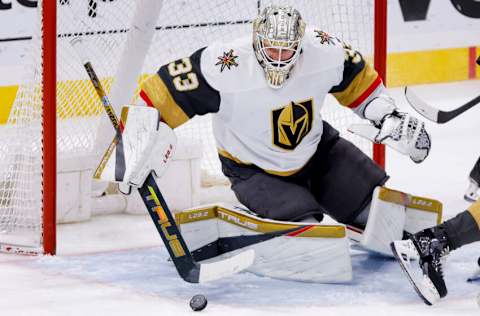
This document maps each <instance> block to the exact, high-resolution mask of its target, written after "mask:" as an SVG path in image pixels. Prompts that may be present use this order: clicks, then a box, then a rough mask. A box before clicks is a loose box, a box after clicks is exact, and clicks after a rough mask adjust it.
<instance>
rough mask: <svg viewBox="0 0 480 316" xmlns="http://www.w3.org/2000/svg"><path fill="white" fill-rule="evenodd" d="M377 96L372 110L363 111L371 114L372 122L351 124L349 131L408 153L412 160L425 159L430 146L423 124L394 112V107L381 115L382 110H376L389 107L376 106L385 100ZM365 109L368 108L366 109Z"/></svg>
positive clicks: (406, 114)
mask: <svg viewBox="0 0 480 316" xmlns="http://www.w3.org/2000/svg"><path fill="white" fill-rule="evenodd" d="M377 99H380V98H377ZM377 99H376V100H375V104H374V107H372V109H373V111H372V110H371V111H370V113H365V114H366V115H365V116H366V117H367V118H369V117H368V114H370V117H371V118H372V119H371V122H372V125H370V124H353V125H351V126H350V127H349V128H348V129H349V131H350V132H352V133H354V134H357V135H360V136H362V137H365V138H367V139H369V140H371V141H373V142H374V143H377V144H385V145H387V146H389V147H391V148H393V149H395V150H396V151H398V152H400V153H402V154H404V155H408V156H409V157H410V158H411V159H412V160H413V162H415V163H420V162H422V161H423V160H425V158H427V156H428V154H429V152H430V147H431V141H430V136H429V135H428V133H427V131H426V130H425V126H424V125H425V124H424V123H423V122H422V121H420V120H419V119H417V118H415V117H413V116H411V115H409V114H408V113H403V112H397V110H396V109H395V108H390V109H392V112H390V113H388V114H385V115H384V116H383V117H382V116H381V115H380V113H381V111H378V109H388V108H389V107H388V106H383V107H379V106H378V104H379V102H384V101H381V100H377ZM372 103H373V102H372ZM368 110H369V109H368V108H367V110H366V111H368ZM372 113H373V114H372ZM380 117H381V118H380Z"/></svg>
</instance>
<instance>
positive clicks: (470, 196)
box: [463, 157, 480, 202]
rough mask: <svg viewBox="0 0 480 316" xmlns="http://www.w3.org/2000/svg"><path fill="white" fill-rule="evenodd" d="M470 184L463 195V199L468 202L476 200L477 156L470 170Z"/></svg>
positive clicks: (479, 163) (479, 179)
mask: <svg viewBox="0 0 480 316" xmlns="http://www.w3.org/2000/svg"><path fill="white" fill-rule="evenodd" d="M469 180H470V185H469V186H468V188H467V190H466V191H465V195H464V196H463V197H464V198H465V200H467V201H469V202H475V201H476V200H478V197H479V195H478V190H479V184H480V157H479V158H478V160H477V162H476V163H475V165H474V166H473V168H472V171H470V178H469Z"/></svg>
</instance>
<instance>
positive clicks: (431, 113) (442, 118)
mask: <svg viewBox="0 0 480 316" xmlns="http://www.w3.org/2000/svg"><path fill="white" fill-rule="evenodd" d="M405 97H406V98H407V101H408V103H409V104H410V105H411V106H412V108H414V109H415V111H417V112H418V113H419V114H420V115H422V116H424V117H425V118H427V119H429V120H430V121H433V122H435V123H440V124H443V123H446V122H448V121H450V120H452V119H454V118H455V117H457V116H459V115H460V114H462V113H463V112H465V111H467V110H469V109H471V108H472V107H474V106H475V105H477V104H479V103H480V95H479V96H477V97H476V98H473V99H472V100H470V101H468V102H467V103H465V104H463V105H461V106H459V107H457V108H456V109H454V110H451V111H442V110H439V109H437V108H435V107H433V106H431V105H430V104H428V103H427V102H425V101H423V100H422V99H420V98H419V97H418V96H417V95H416V94H415V93H414V92H413V91H412V89H409V88H408V87H405Z"/></svg>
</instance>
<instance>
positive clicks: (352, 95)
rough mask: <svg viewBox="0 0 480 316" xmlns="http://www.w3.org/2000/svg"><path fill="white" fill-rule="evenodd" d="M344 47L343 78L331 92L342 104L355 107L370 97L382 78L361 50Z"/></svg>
mask: <svg viewBox="0 0 480 316" xmlns="http://www.w3.org/2000/svg"><path fill="white" fill-rule="evenodd" d="M344 49H345V62H344V69H343V80H342V82H340V84H338V85H337V86H335V87H333V88H332V89H331V90H330V91H329V92H330V93H332V94H333V96H334V97H335V98H336V99H337V101H338V102H339V103H340V104H342V105H344V106H346V107H349V108H352V109H353V108H356V107H357V106H359V105H360V104H362V102H363V101H365V100H366V99H367V98H368V96H369V95H370V94H371V93H372V92H373V91H374V90H375V89H376V88H377V87H378V86H379V85H380V84H381V83H382V79H381V78H380V76H379V75H378V73H377V72H376V71H375V69H373V68H372V66H370V65H369V64H368V63H367V62H366V61H365V59H364V58H363V56H362V55H361V54H360V53H359V52H357V51H355V50H353V49H351V48H350V46H348V45H345V44H344Z"/></svg>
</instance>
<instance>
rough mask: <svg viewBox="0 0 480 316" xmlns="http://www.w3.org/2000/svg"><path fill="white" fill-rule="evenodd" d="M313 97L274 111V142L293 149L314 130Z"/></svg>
mask: <svg viewBox="0 0 480 316" xmlns="http://www.w3.org/2000/svg"><path fill="white" fill-rule="evenodd" d="M312 121H313V101H312V99H309V100H305V101H300V102H298V103H296V102H293V101H292V102H291V103H290V104H289V105H287V106H285V107H283V108H281V109H277V110H273V111H272V127H273V144H274V145H275V146H278V147H280V148H283V149H287V150H293V149H295V147H297V146H298V144H300V142H301V141H302V140H303V138H304V137H305V136H306V135H307V134H308V133H309V132H310V131H311V130H312Z"/></svg>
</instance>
